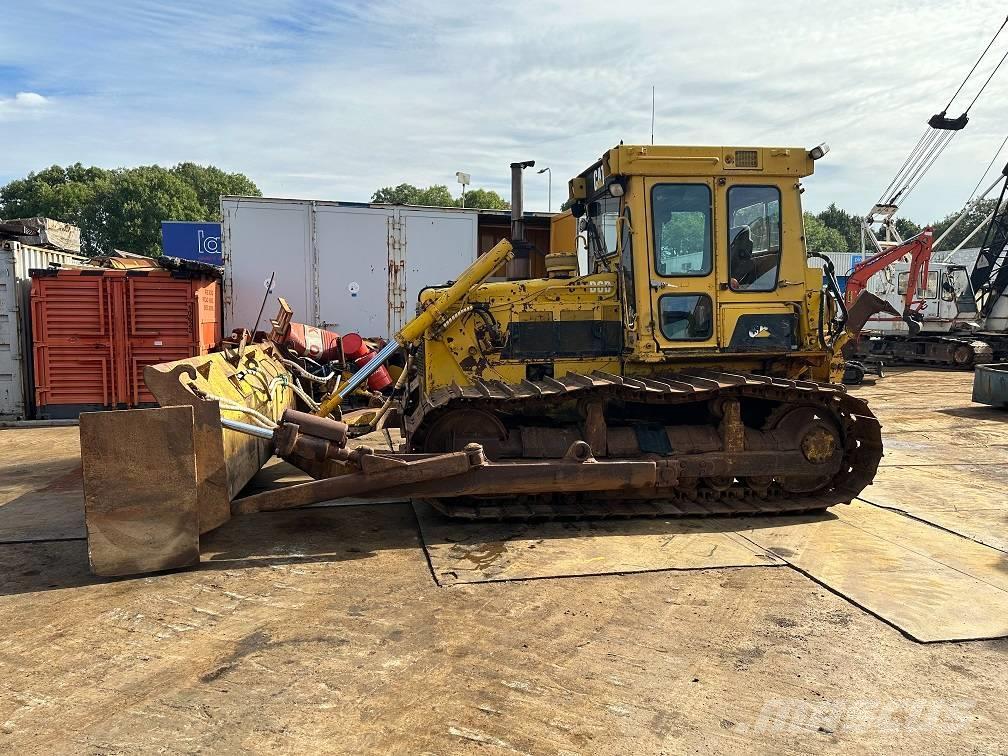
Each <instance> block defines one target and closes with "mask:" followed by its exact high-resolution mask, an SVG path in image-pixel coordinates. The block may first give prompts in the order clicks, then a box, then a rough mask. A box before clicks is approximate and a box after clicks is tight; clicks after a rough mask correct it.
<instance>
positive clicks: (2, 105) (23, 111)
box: [0, 92, 49, 120]
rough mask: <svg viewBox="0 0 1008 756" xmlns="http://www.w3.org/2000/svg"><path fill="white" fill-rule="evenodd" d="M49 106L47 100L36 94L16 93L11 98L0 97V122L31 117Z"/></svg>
mask: <svg viewBox="0 0 1008 756" xmlns="http://www.w3.org/2000/svg"><path fill="white" fill-rule="evenodd" d="M48 104H49V98H48V97H44V96H43V95H40V94H39V93H38V92H17V93H16V94H15V95H14V96H13V97H8V98H4V97H0V120H8V119H12V118H16V117H18V116H21V115H32V114H33V113H34V112H37V111H38V110H39V109H40V108H42V107H45V106H46V105H48Z"/></svg>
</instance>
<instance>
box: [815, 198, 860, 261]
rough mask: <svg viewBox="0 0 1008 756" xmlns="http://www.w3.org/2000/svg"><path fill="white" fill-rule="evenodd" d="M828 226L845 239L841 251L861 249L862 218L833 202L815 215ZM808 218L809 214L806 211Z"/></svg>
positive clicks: (857, 250) (858, 250)
mask: <svg viewBox="0 0 1008 756" xmlns="http://www.w3.org/2000/svg"><path fill="white" fill-rule="evenodd" d="M815 217H816V218H817V219H818V220H819V221H820V222H821V223H822V224H823V225H824V226H826V228H831V229H833V230H835V231H837V232H838V233H839V234H840V236H841V237H843V240H844V249H842V250H840V251H841V252H860V251H861V218H860V217H859V216H856V215H852V214H851V213H848V212H847V211H846V210H844V209H842V208H839V207H837V206H836V203H835V202H831V203H830V205H829V207H827V208H826V209H825V210H823V211H822V212H820V213H818V214H817V215H816V216H815ZM806 218H808V214H807V213H806Z"/></svg>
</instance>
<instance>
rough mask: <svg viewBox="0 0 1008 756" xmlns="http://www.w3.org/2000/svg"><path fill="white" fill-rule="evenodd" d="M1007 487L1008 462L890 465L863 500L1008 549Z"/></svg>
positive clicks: (870, 487) (996, 546) (991, 545)
mask: <svg viewBox="0 0 1008 756" xmlns="http://www.w3.org/2000/svg"><path fill="white" fill-rule="evenodd" d="M1006 489H1008V465H956V466H941V467H909V466H908V467H889V468H886V470H885V471H884V474H880V475H879V476H878V477H877V478H875V482H874V483H873V484H872V485H870V486H869V487H868V488H866V489H865V490H864V491H862V492H861V496H860V497H859V498H861V499H862V500H863V501H867V502H870V503H871V504H874V505H876V506H879V507H884V508H886V509H894V510H897V511H900V512H906V513H907V514H909V515H912V516H913V517H918V518H920V519H922V520H926V521H927V522H930V523H934V524H935V525H938V526H939V527H942V528H947V529H948V530H951V531H953V532H955V533H958V534H959V535H961V536H964V537H966V538H970V539H972V540H974V541H977V542H979V543H983V544H986V545H987V546H990V547H992V548H995V549H1000V550H1001V551H1005V552H1008V501H1006V499H1005V497H1004V496H1000V495H996V494H994V493H993V492H994V491H1004V490H1006Z"/></svg>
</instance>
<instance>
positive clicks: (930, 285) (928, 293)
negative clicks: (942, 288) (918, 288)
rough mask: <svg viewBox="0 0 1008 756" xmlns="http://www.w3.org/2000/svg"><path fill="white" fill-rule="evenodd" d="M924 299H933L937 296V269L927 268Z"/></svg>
mask: <svg viewBox="0 0 1008 756" xmlns="http://www.w3.org/2000/svg"><path fill="white" fill-rule="evenodd" d="M922 296H923V297H924V299H934V298H935V297H937V296H938V271H937V270H929V271H928V274H927V286H925V287H924V294H923V295H922Z"/></svg>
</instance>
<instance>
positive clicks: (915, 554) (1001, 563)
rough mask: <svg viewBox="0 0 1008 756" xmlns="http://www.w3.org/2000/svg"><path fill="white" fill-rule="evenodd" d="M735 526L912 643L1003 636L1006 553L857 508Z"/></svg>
mask: <svg viewBox="0 0 1008 756" xmlns="http://www.w3.org/2000/svg"><path fill="white" fill-rule="evenodd" d="M739 525H740V527H741V528H743V529H741V530H740V533H741V534H742V535H744V536H745V537H746V538H748V539H750V540H751V541H752V542H753V543H754V544H756V545H758V546H760V547H762V548H764V549H766V550H767V551H770V552H772V553H774V554H776V555H778V556H780V557H781V558H783V559H784V560H785V561H786V562H787V563H788V564H790V565H792V566H794V567H796V568H797V569H799V570H800V571H802V572H803V573H805V574H807V575H809V576H810V577H811V578H813V579H814V580H816V581H817V582H819V583H822V584H823V585H825V586H826V587H828V588H829V589H831V590H833V591H835V592H837V593H839V594H841V595H843V596H844V597H846V598H847V599H848V600H850V601H851V602H852V603H854V604H857V605H858V606H860V607H862V608H863V609H865V610H867V611H869V612H871V613H872V614H874V615H875V616H877V617H879V618H880V619H882V620H884V621H885V622H887V623H889V624H891V625H893V626H894V627H896V628H898V629H899V630H902V631H903V632H904V633H905V634H907V635H908V636H910V637H911V638H913V639H914V640H917V641H921V642H924V643H928V642H934V641H956V640H978V639H984V638H1000V637H1004V636H1008V555H1005V554H1004V553H1003V552H1001V551H998V550H996V549H992V548H989V547H987V546H984V545H982V544H979V543H975V542H973V541H970V540H967V539H965V538H962V537H960V536H958V535H956V534H954V533H949V532H948V531H945V530H942V529H940V528H936V527H934V526H932V525H929V524H927V523H923V522H920V521H918V520H914V519H912V518H909V517H906V516H904V515H901V514H898V513H896V512H890V511H887V510H885V509H880V508H878V507H873V506H871V505H870V504H864V503H861V502H855V503H854V504H851V505H849V506H845V507H835V508H834V509H832V510H831V511H830V513H828V514H826V515H825V516H816V517H812V516H806V517H786V518H784V517H775V518H766V519H761V520H755V519H753V518H748V519H746V520H745V521H741V522H739ZM744 528H749V529H744Z"/></svg>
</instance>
